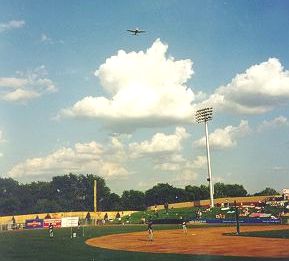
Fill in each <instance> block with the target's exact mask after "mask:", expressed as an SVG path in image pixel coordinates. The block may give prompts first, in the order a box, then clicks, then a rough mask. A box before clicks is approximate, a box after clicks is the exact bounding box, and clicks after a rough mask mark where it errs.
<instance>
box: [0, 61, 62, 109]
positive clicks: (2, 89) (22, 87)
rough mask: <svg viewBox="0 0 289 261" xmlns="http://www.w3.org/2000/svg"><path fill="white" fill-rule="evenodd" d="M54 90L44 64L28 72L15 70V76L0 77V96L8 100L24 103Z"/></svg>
mask: <svg viewBox="0 0 289 261" xmlns="http://www.w3.org/2000/svg"><path fill="white" fill-rule="evenodd" d="M56 91H57V88H56V86H55V84H54V83H53V81H52V80H51V79H49V78H48V73H47V70H46V68H45V66H44V65H42V66H40V67H37V68H36V69H34V70H33V71H30V72H26V73H23V72H17V76H16V77H0V98H1V99H2V100H5V101H8V102H22V103H25V102H27V101H29V100H31V99H34V98H37V97H40V96H42V95H44V94H46V93H53V92H56Z"/></svg>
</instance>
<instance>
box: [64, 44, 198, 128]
mask: <svg viewBox="0 0 289 261" xmlns="http://www.w3.org/2000/svg"><path fill="white" fill-rule="evenodd" d="M167 49H168V46H167V45H165V44H163V43H162V42H161V41H160V40H159V39H158V40H156V41H155V42H154V43H153V45H152V46H151V47H150V48H149V49H148V50H147V51H146V52H143V51H140V52H130V53H126V52H125V51H123V50H120V51H118V53H117V55H115V56H112V57H110V58H108V59H107V60H106V62H105V63H104V64H102V65H101V66H100V67H99V68H98V70H97V71H96V73H95V75H96V76H97V77H98V78H99V80H100V83H101V86H102V87H103V89H104V90H105V91H106V93H107V94H108V98H107V97H92V96H88V97H85V98H83V99H82V100H80V101H78V102H76V103H75V104H74V105H73V106H72V107H71V108H67V109H64V110H62V112H61V113H60V115H61V116H70V117H90V118H101V119H103V120H105V121H106V122H107V124H108V125H109V124H111V125H113V124H122V123H123V125H125V124H126V123H128V124H127V125H130V127H131V128H133V127H134V126H135V125H138V126H142V127H143V126H156V125H168V124H171V123H176V122H190V121H191V119H192V118H193V107H192V104H191V103H192V102H193V100H194V99H195V95H194V93H193V92H192V90H191V89H189V88H188V87H187V86H186V82H187V81H188V80H189V79H190V78H191V75H192V74H193V70H192V62H191V60H189V59H187V60H175V59H174V58H172V57H167V55H166V53H167Z"/></svg>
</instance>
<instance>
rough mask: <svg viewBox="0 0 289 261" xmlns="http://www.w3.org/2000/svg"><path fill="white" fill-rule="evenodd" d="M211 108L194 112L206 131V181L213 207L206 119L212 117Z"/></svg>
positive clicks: (208, 119)
mask: <svg viewBox="0 0 289 261" xmlns="http://www.w3.org/2000/svg"><path fill="white" fill-rule="evenodd" d="M212 115H213V108H212V107H210V108H204V109H200V110H197V112H196V121H197V123H202V122H204V123H205V131H206V148H207V164H208V176H209V177H208V179H207V180H208V181H209V185H210V201H211V204H210V205H211V207H214V188H213V181H212V172H211V159H210V145H209V135H208V121H210V120H211V119H212Z"/></svg>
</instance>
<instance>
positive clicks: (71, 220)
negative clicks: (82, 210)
mask: <svg viewBox="0 0 289 261" xmlns="http://www.w3.org/2000/svg"><path fill="white" fill-rule="evenodd" d="M78 222H79V217H66V218H62V219H61V227H77V226H78Z"/></svg>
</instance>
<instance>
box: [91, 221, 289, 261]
mask: <svg viewBox="0 0 289 261" xmlns="http://www.w3.org/2000/svg"><path fill="white" fill-rule="evenodd" d="M284 229H289V226H288V225H280V226H279V225H278V226H276V225H275V226H244V227H241V232H250V231H268V230H284ZM235 231H236V229H235V228H234V227H203V228H190V229H188V231H187V233H183V231H182V229H175V230H157V231H154V241H149V240H148V236H147V231H143V232H134V233H126V234H115V235H108V236H102V237H96V238H91V239H88V240H87V241H86V243H87V244H88V245H90V246H94V247H100V248H106V249H113V250H125V251H136V252H149V253H174V254H190V255H219V256H248V257H278V258H289V239H280V238H261V237H244V236H235V235H225V234H227V233H234V232H235ZM287 260H288V259H287Z"/></svg>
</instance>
